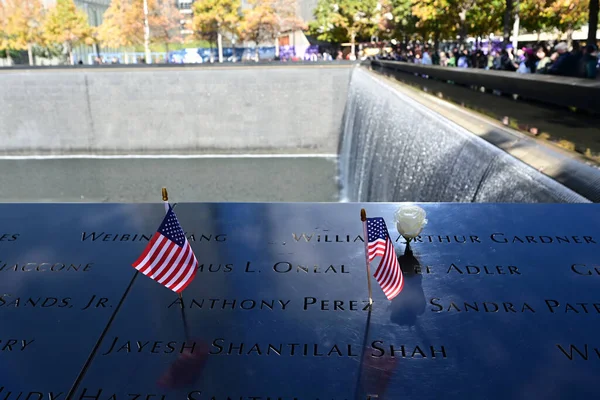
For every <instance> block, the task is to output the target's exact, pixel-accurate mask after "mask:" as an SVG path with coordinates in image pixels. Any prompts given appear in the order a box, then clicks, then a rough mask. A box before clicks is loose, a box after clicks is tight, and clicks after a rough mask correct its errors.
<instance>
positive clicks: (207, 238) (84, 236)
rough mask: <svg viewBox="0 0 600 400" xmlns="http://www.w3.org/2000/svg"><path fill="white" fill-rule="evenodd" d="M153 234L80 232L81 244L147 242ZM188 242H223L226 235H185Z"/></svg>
mask: <svg viewBox="0 0 600 400" xmlns="http://www.w3.org/2000/svg"><path fill="white" fill-rule="evenodd" d="M152 235H154V234H153V233H149V234H144V233H110V232H81V241H82V242H87V241H89V242H149V241H150V240H151V239H152ZM185 236H186V237H187V239H188V241H190V242H225V241H226V240H227V234H224V233H219V234H200V235H198V234H195V233H187V232H186V233H185Z"/></svg>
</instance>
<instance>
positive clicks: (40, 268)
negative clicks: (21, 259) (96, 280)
mask: <svg viewBox="0 0 600 400" xmlns="http://www.w3.org/2000/svg"><path fill="white" fill-rule="evenodd" d="M93 265H94V263H86V264H81V263H78V264H69V263H60V262H42V263H37V262H28V263H7V262H2V261H0V272H10V271H12V272H90V271H91V270H92V267H93Z"/></svg>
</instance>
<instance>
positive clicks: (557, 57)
mask: <svg viewBox="0 0 600 400" xmlns="http://www.w3.org/2000/svg"><path fill="white" fill-rule="evenodd" d="M550 49H552V50H550ZM379 58H383V59H391V60H397V61H405V62H411V63H417V64H425V65H427V64H430V65H441V66H445V67H458V68H481V69H488V70H501V71H515V72H518V73H522V74H533V73H537V74H551V75H561V76H571V77H579V78H588V79H596V76H597V75H598V73H597V72H598V49H597V47H596V46H595V45H593V44H590V45H587V46H584V47H580V46H579V45H578V44H577V43H576V42H575V43H574V44H573V46H572V49H571V50H569V46H568V45H567V43H565V42H560V43H558V44H557V45H555V46H553V47H551V48H549V47H548V46H547V45H546V44H545V43H539V44H538V45H536V46H525V47H522V48H520V49H518V50H517V51H516V52H515V51H514V49H513V47H512V46H511V45H508V46H507V47H506V48H505V49H502V50H492V51H487V49H478V50H474V51H471V50H468V49H463V50H459V49H458V48H457V47H455V48H453V49H451V50H450V51H438V52H436V51H433V50H432V49H431V48H430V47H429V46H427V45H424V46H421V45H416V46H407V47H406V48H405V49H403V50H398V51H392V52H391V53H389V54H386V55H382V56H379Z"/></svg>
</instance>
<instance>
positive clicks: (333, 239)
mask: <svg viewBox="0 0 600 400" xmlns="http://www.w3.org/2000/svg"><path fill="white" fill-rule="evenodd" d="M390 236H392V235H390ZM292 238H293V239H294V240H295V241H296V242H310V243H315V242H316V243H355V242H364V240H363V237H362V236H361V235H356V234H354V235H348V234H331V233H328V234H319V233H314V232H313V233H292ZM392 240H394V242H398V243H404V244H406V241H405V240H404V238H403V237H402V236H401V235H398V236H394V237H392ZM413 242H416V243H458V244H465V243H484V242H487V243H489V242H492V243H500V244H509V243H515V244H519V243H522V244H551V243H554V244H597V242H596V240H595V239H594V238H593V237H592V236H582V235H564V236H563V235H558V236H548V235H513V234H507V233H502V232H494V233H491V234H490V235H489V236H487V237H480V236H479V235H421V236H417V237H416V238H414V239H413Z"/></svg>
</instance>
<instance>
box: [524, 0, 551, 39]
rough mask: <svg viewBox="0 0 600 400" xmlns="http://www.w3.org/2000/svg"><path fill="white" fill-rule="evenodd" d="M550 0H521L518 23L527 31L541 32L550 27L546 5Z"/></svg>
mask: <svg viewBox="0 0 600 400" xmlns="http://www.w3.org/2000/svg"><path fill="white" fill-rule="evenodd" d="M551 1H552V0H521V1H520V2H519V24H520V26H521V27H522V28H523V29H524V30H525V31H527V32H532V33H538V34H539V33H541V32H544V31H546V30H548V29H550V28H551V27H552V23H553V22H552V21H551V18H549V15H548V6H549V4H550V2H551Z"/></svg>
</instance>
